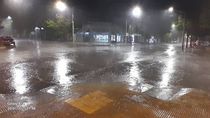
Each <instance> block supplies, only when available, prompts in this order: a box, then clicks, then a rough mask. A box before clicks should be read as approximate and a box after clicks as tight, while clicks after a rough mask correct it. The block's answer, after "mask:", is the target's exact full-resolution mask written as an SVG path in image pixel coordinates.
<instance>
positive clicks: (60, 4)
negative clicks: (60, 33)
mask: <svg viewBox="0 0 210 118" xmlns="http://www.w3.org/2000/svg"><path fill="white" fill-rule="evenodd" d="M55 8H56V9H57V10H58V11H60V12H64V11H66V10H67V8H68V6H67V4H66V3H65V2H63V1H61V0H59V1H57V2H56V3H55ZM71 23H72V40H73V42H74V41H75V35H74V32H75V31H74V30H75V28H74V27H75V26H74V23H75V22H74V12H73V8H72V13H71Z"/></svg>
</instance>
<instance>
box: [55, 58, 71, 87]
mask: <svg viewBox="0 0 210 118" xmlns="http://www.w3.org/2000/svg"><path fill="white" fill-rule="evenodd" d="M70 62H71V61H70V60H69V59H67V58H65V57H60V58H59V59H58V61H57V62H56V80H57V81H58V82H59V83H60V84H62V85H66V84H71V80H72V79H73V78H74V76H73V75H69V76H68V75H67V74H68V73H69V72H70V71H71V68H70V66H68V65H69V63H70Z"/></svg>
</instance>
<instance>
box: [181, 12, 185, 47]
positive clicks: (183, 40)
mask: <svg viewBox="0 0 210 118" xmlns="http://www.w3.org/2000/svg"><path fill="white" fill-rule="evenodd" d="M185 23H186V18H185V15H184V23H183V32H182V33H183V34H182V35H183V37H182V51H184V42H185Z"/></svg>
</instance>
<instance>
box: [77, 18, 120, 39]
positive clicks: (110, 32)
mask: <svg viewBox="0 0 210 118" xmlns="http://www.w3.org/2000/svg"><path fill="white" fill-rule="evenodd" d="M76 41H82V42H99V43H110V42H116V43H117V42H124V35H123V29H122V28H120V27H119V26H117V25H114V24H111V23H105V22H91V23H88V24H86V25H83V27H82V29H81V30H80V31H78V32H77V33H76Z"/></svg>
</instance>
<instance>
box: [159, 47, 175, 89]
mask: <svg viewBox="0 0 210 118" xmlns="http://www.w3.org/2000/svg"><path fill="white" fill-rule="evenodd" d="M165 53H166V54H167V55H168V58H167V59H166V60H165V61H164V62H165V68H164V69H163V71H162V75H161V81H160V83H159V87H160V88H164V87H168V86H170V82H171V79H172V74H173V73H174V72H175V68H174V66H175V58H174V54H175V50H174V46H173V45H169V47H168V49H167V50H166V52H165Z"/></svg>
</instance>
